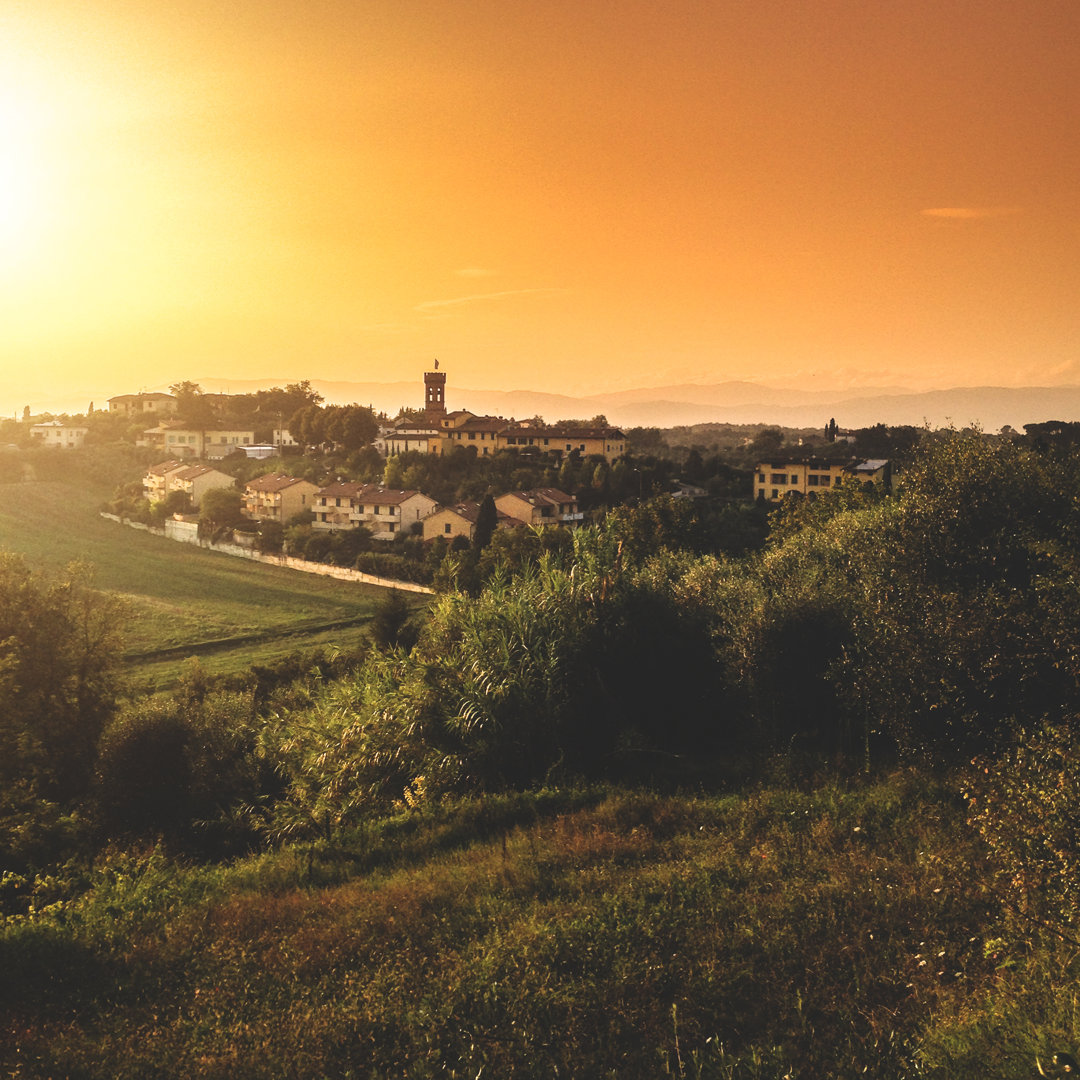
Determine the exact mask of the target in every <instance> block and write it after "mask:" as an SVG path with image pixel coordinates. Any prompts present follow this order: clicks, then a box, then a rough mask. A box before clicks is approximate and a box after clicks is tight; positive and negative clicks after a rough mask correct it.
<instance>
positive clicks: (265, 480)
mask: <svg viewBox="0 0 1080 1080" xmlns="http://www.w3.org/2000/svg"><path fill="white" fill-rule="evenodd" d="M305 482H306V481H305V480H304V479H303V478H302V477H299V476H287V475H286V474H285V473H266V474H265V475H263V476H256V477H255V479H254V480H249V481H248V482H247V489H248V490H249V491H266V492H274V491H284V490H285V488H288V487H292V486H293V484H303V483H305Z"/></svg>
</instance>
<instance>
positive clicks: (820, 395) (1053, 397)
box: [196, 379, 1080, 431]
mask: <svg viewBox="0 0 1080 1080" xmlns="http://www.w3.org/2000/svg"><path fill="white" fill-rule="evenodd" d="M196 381H197V382H199V384H200V385H201V386H202V388H203V389H204V390H206V391H208V392H220V391H227V392H230V393H234V394H237V393H250V392H251V391H253V390H256V389H259V388H262V387H266V386H270V385H273V384H272V383H271V382H269V381H266V380H260V381H255V380H248V381H237V380H222V379H199V380H196ZM279 385H280V384H279ZM311 385H312V386H313V387H314V388H315V389H316V390H318V391H319V393H320V394H322V395H323V397H324V398H325V399H326V401H327V402H329V403H332V404H349V403H352V402H357V403H359V404H361V405H372V406H373V407H374V408H375V409H377V410H384V411H386V412H388V413H396V412H397V410H398V409H399V408H400V407H401V406H402V405H407V406H410V407H413V408H418V407H420V406H422V405H423V387H422V384H421V383H420V381H419V380H416V381H412V382H392V383H378V382H329V381H326V380H320V379H312V380H311ZM446 403H447V406H448V408H450V409H468V410H469V411H470V412H474V413H480V414H491V415H494V416H505V417H514V418H516V419H519V420H520V419H523V418H525V417H530V416H536V415H539V416H543V417H544V419H545V420H549V421H551V420H560V419H571V418H573V419H589V418H591V417H593V416H596V415H597V414H599V413H603V415H605V416H606V417H607V418H608V420H609V421H610V422H611V423H613V424H618V425H619V426H621V427H637V426H642V427H662V428H666V427H678V426H681V425H690V424H703V423H722V424H779V425H781V426H783V427H792V428H820V427H824V426H825V424H826V423H827V422H828V420H829V419H831V418H835V419H836V422H837V424H839V425H840V427H841V428H858V427H869V426H871V425H873V424H888V425H890V426H894V425H898V424H915V425H918V426H922V425H923V424H929V426H930V427H931V428H940V427H948V426H950V425H953V426H955V427H958V428H960V427H968V426H975V425H977V426H979V427H981V428H982V429H983V430H984V431H998V430H1000V429H1001V428H1002V427H1004V426H1005V425H1006V424H1009V425H1011V426H1012V427H1014V428H1017V429H1018V430H1020V429H1022V428H1023V425H1024V424H1029V423H1037V422H1039V421H1043V420H1080V386H1057V387H1038V386H1032V387H1022V388H1010V387H1003V386H970V387H956V388H954V389H951V390H931V391H927V392H925V393H912V392H910V391H906V390H903V389H900V388H894V387H886V388H877V389H874V390H861V391H852V390H843V391H841V390H834V391H828V390H800V389H780V388H771V387H766V386H760V385H758V384H756V383H750V382H722V383H713V384H711V385H697V384H681V385H672V386H660V387H653V388H649V389H644V388H643V389H637V390H620V391H614V392H612V393H608V394H593V395H590V396H587V397H572V396H569V395H564V394H547V393H541V392H539V391H535V390H468V389H465V388H461V387H456V386H454V385H453V383H448V385H447V389H446Z"/></svg>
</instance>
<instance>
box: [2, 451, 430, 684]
mask: <svg viewBox="0 0 1080 1080" xmlns="http://www.w3.org/2000/svg"><path fill="white" fill-rule="evenodd" d="M49 471H50V472H52V471H53V470H49ZM6 480H7V482H3V483H0V550H6V551H13V552H18V553H21V554H23V555H25V556H26V558H27V559H28V560H29V561H30V562H31V564H32V565H34V566H35V567H37V568H39V569H41V570H43V571H46V572H48V571H56V570H59V569H61V568H63V567H64V566H66V565H67V564H68V563H71V562H73V561H81V562H85V563H87V564H88V565H89V566H90V567H91V568H92V571H93V583H94V585H95V586H96V587H97V588H100V589H103V590H108V591H110V592H115V593H117V594H119V595H120V596H122V597H123V598H124V600H125V601H126V604H127V618H126V625H125V628H124V631H125V632H124V637H125V651H126V657H127V659H128V663H129V666H130V668H131V671H132V674H133V675H135V677H136V678H137V679H138V680H139V681H140V682H141V683H143V684H144V685H145V686H146V687H147V688H153V687H154V686H158V687H167V686H169V685H171V684H172V683H173V682H174V681H175V680H176V678H177V676H178V675H179V673H180V671H181V670H182V668H183V665H184V663H185V661H186V660H187V659H188V658H189V657H192V656H197V657H198V658H199V662H200V664H201V665H202V666H203V667H204V669H205V670H206V671H207V672H209V673H212V674H226V673H231V672H234V671H240V670H243V669H246V668H248V667H250V666H251V664H253V663H272V662H274V661H276V660H280V659H282V658H283V657H285V656H287V655H290V654H293V653H296V652H299V651H304V650H310V649H315V648H323V649H327V650H333V649H351V648H354V647H355V646H357V645H358V644H359V642H360V641H361V639H362V638H363V637H364V636H365V634H366V631H365V626H366V624H367V623H368V622H369V620H370V619H371V616H372V613H373V611H374V609H375V606H376V604H377V603H378V602H379V600H380V599H381V598H382V597H384V596H385V595H386V590H385V589H384V588H381V587H379V586H371V585H363V584H358V583H352V582H343V581H339V580H335V579H333V578H326V577H321V576H319V575H316V574H306V573H303V572H300V571H294V570H287V569H284V568H280V567H275V566H268V565H266V564H263V563H258V562H255V561H249V560H247V559H240V558H235V557H232V556H228V555H223V554H220V553H217V552H210V551H207V550H203V549H201V548H197V547H195V546H194V545H188V544H180V543H176V542H175V541H171V540H166V539H164V538H163V537H160V536H154V535H151V534H148V533H144V532H141V531H139V530H136V529H131V528H127V527H125V526H122V525H119V524H117V523H116V522H114V521H110V520H108V519H106V518H103V517H101V515H100V512H99V511H100V508H101V505H102V503H103V502H104V501H105V499H107V498H108V497H109V495H110V494H111V487H110V485H108V484H107V483H95V482H94V481H93V479H92V477H89V476H87V475H86V473H85V472H80V473H79V474H76V475H74V476H72V477H71V478H70V479H59V478H54V477H50V478H48V479H35V480H23V479H21V478H18V479H12V478H10V477H8V478H6ZM410 602H411V603H414V604H415V603H417V602H419V603H423V599H422V598H421V597H416V598H415V599H413V598H412V595H411V594H410Z"/></svg>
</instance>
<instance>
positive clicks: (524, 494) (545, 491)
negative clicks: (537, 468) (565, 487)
mask: <svg viewBox="0 0 1080 1080" xmlns="http://www.w3.org/2000/svg"><path fill="white" fill-rule="evenodd" d="M506 495H513V496H514V497H515V498H517V499H524V500H525V502H527V503H531V504H532V505H533V506H536V505H537V504H538V503H552V504H558V503H575V502H577V498H576V497H575V496H573V495H567V494H566V492H565V491H560V490H559V489H558V488H533V489H532V490H531V491H508V492H507V493H506ZM499 497H500V498H505V497H506V496H505V495H500V496H499Z"/></svg>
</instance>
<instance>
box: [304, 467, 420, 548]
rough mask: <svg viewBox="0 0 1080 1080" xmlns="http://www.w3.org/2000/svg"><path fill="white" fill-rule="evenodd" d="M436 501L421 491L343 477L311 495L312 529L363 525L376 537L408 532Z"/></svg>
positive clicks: (381, 538)
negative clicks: (354, 480)
mask: <svg viewBox="0 0 1080 1080" xmlns="http://www.w3.org/2000/svg"><path fill="white" fill-rule="evenodd" d="M437 505H438V504H437V503H436V502H435V500H434V499H433V498H431V496H430V495H425V494H424V493H423V492H421V491H399V490H396V489H394V488H384V487H382V486H381V485H379V484H359V483H353V482H351V481H346V482H343V483H339V484H329V485H328V486H327V487H324V488H320V489H319V490H318V492H317V493H316V495H315V505H314V507H313V509H314V511H315V521H314V523H313V527H314V528H316V529H328V530H330V531H334V530H336V529H354V528H356V527H357V526H359V525H364V526H366V527H367V528H369V529H370V530H371V533H372V536H373V537H374V539H376V540H393V538H394V537H395V536H397V535H398V534H400V533H406V534H408V533H410V532H412V529H413V526H414V525H415V524H417V523H418V522H421V521H423V520H424V518H426V517H427V515H428V514H430V513H431V512H432V511H433V510H434V509H435V507H436V506H437Z"/></svg>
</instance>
